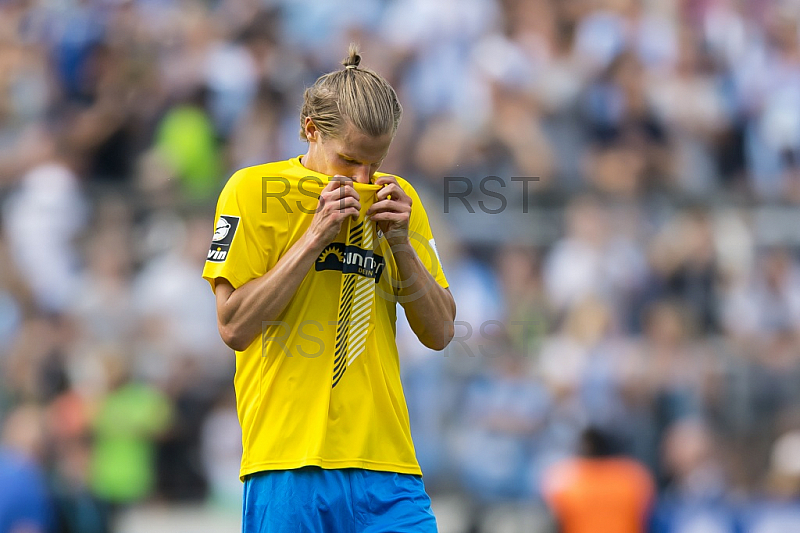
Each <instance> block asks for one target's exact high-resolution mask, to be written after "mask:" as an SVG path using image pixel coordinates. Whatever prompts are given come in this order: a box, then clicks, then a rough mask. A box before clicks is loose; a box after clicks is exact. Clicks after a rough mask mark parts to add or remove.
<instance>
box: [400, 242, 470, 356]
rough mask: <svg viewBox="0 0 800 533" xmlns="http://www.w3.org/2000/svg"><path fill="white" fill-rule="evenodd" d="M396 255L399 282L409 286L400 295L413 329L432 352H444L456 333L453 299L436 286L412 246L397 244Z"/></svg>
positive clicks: (445, 290) (446, 291)
mask: <svg viewBox="0 0 800 533" xmlns="http://www.w3.org/2000/svg"><path fill="white" fill-rule="evenodd" d="M392 254H393V257H394V259H395V262H396V263H397V268H398V271H399V272H398V274H399V276H398V277H399V279H400V280H401V281H404V282H406V283H408V286H406V287H403V288H402V289H401V291H400V301H401V303H402V305H403V308H404V309H405V312H406V317H407V318H408V323H409V325H410V326H411V329H412V330H413V331H414V333H415V334H416V335H417V338H419V340H420V342H422V344H424V345H425V346H427V347H428V348H431V349H432V350H443V349H444V348H445V347H446V346H447V345H448V344H449V343H450V341H451V340H452V339H453V335H454V333H455V330H454V325H453V322H454V321H455V318H456V304H455V301H454V300H453V296H452V295H451V294H450V291H448V290H447V289H445V288H443V287H442V286H441V285H439V284H438V283H436V280H435V279H434V278H433V276H431V274H430V272H428V270H427V269H426V268H425V266H424V265H423V264H422V261H420V259H419V257H418V256H417V253H416V252H415V251H414V249H413V248H412V247H411V245H410V244H409V243H407V242H405V243H403V244H393V245H392Z"/></svg>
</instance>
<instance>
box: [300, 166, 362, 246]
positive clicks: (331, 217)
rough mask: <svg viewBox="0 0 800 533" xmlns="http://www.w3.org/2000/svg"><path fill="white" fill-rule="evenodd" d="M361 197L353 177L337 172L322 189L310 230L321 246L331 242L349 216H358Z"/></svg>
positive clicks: (355, 217)
mask: <svg viewBox="0 0 800 533" xmlns="http://www.w3.org/2000/svg"><path fill="white" fill-rule="evenodd" d="M359 199H360V197H359V194H358V193H357V192H356V189H355V187H353V180H352V178H348V177H346V176H340V175H338V174H337V175H336V176H334V177H333V178H331V181H330V183H328V185H326V186H325V188H324V189H322V192H321V193H320V195H319V203H318V204H317V210H316V212H315V213H314V218H313V219H312V220H311V225H310V226H309V228H308V232H309V233H310V234H311V235H312V236H313V237H315V238H316V239H317V241H318V242H319V244H320V245H321V246H326V245H328V244H330V243H331V242H333V239H335V238H336V236H337V235H338V234H339V231H341V229H342V222H344V220H345V219H346V218H347V217H353V218H354V219H357V218H358V214H359V212H360V211H361V203H360V202H359Z"/></svg>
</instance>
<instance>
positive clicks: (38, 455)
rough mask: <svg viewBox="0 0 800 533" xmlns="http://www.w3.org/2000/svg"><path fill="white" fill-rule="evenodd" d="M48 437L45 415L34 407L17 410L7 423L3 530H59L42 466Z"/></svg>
mask: <svg viewBox="0 0 800 533" xmlns="http://www.w3.org/2000/svg"><path fill="white" fill-rule="evenodd" d="M44 438H45V435H44V424H43V420H42V413H41V411H40V409H39V408H37V407H35V406H33V405H22V406H19V407H17V408H16V409H14V410H13V411H12V412H11V413H9V415H8V416H7V417H6V419H5V420H4V424H3V431H2V438H1V439H0V531H3V532H7V533H50V532H54V531H55V529H54V528H55V516H54V510H53V503H52V501H51V499H50V494H49V491H48V488H47V481H46V478H45V474H44V471H43V470H42V467H41V461H42V459H43V454H44V446H45V445H46V443H45V441H44Z"/></svg>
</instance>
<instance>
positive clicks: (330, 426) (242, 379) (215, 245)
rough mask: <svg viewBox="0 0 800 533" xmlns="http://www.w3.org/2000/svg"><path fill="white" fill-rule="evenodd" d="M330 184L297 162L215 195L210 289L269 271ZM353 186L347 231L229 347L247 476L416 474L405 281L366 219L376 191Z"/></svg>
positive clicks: (238, 180)
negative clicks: (402, 311)
mask: <svg viewBox="0 0 800 533" xmlns="http://www.w3.org/2000/svg"><path fill="white" fill-rule="evenodd" d="M380 175H382V174H376V176H380ZM397 181H398V183H399V184H400V186H401V187H402V188H403V190H404V191H405V192H406V193H407V194H409V195H410V196H411V198H412V201H413V204H412V213H411V219H410V222H409V224H410V235H411V242H412V245H413V246H414V248H415V250H416V251H417V254H418V255H419V257H420V259H421V260H422V262H423V264H425V266H426V268H428V270H429V271H430V272H431V274H432V275H433V277H434V279H435V280H436V282H437V283H438V284H439V285H441V286H442V287H447V280H446V279H445V276H444V273H443V271H442V268H441V265H440V264H439V261H438V257H437V255H436V253H435V246H433V240H432V239H433V236H432V234H431V229H430V226H429V223H428V217H427V215H426V213H425V210H424V208H423V206H422V203H421V202H420V199H419V197H418V196H417V193H416V191H414V189H413V187H412V186H411V185H410V184H409V183H408V182H407V181H405V180H403V179H401V178H397ZM327 183H328V178H327V177H326V176H324V175H322V174H319V173H316V172H313V171H310V170H308V169H306V168H305V167H303V166H302V164H301V163H300V159H299V158H294V159H290V160H288V161H282V162H278V163H269V164H266V165H259V166H255V167H249V168H246V169H243V170H240V171H238V172H237V173H236V174H234V175H233V177H231V179H230V180H229V181H228V183H227V185H226V186H225V189H224V190H223V191H222V194H221V195H220V198H219V202H218V205H217V216H216V218H215V220H216V221H217V225H216V227H215V233H214V237H213V240H212V245H211V249H210V250H209V254H208V255H209V260H208V261H207V262H206V265H205V268H204V270H203V277H204V278H205V279H206V280H208V281H209V283H210V284H211V287H212V289H213V288H214V286H215V285H214V283H215V279H216V278H225V279H227V280H228V281H229V282H230V283H231V284H232V285H233V287H234V288H238V287H240V286H242V285H243V284H245V283H247V282H248V281H250V280H252V279H255V278H257V277H259V276H261V275H263V274H265V273H266V272H268V271H269V270H270V269H271V268H273V267H274V266H275V264H276V263H277V262H278V260H279V259H280V257H281V256H282V255H283V254H284V253H285V252H286V251H287V250H289V248H291V246H292V245H293V244H294V243H295V242H296V241H297V240H298V239H299V238H300V237H301V236H302V235H303V234H304V232H305V231H306V229H307V228H308V226H309V224H310V222H311V219H312V218H313V210H314V209H315V208H316V206H317V202H318V197H319V193H320V191H321V190H322V188H323V187H324V186H325V185H326V184H327ZM355 187H356V190H357V191H358V193H359V195H360V197H361V214H360V217H359V219H358V220H352V219H351V222H347V223H345V224H343V228H342V231H341V232H340V234H339V235H338V237H337V238H336V239H335V241H334V242H333V243H332V244H331V245H329V246H327V247H326V248H325V249H324V250H323V252H322V253H321V254H320V256H319V258H318V259H317V261H316V263H315V266H314V267H313V268H311V269H310V271H309V272H308V274H307V275H306V277H305V279H304V280H303V282H302V283H301V285H300V287H299V288H298V290H297V292H296V293H295V296H294V298H293V299H292V300H291V301H290V302H289V304H288V306H287V308H286V309H285V311H284V312H283V313H282V314H281V316H280V317H278V320H277V321H276V323H273V324H267V325H265V326H264V328H263V334H262V336H260V337H258V338H257V339H255V340H254V341H253V343H252V344H251V345H250V346H249V347H248V348H247V349H246V350H244V351H243V352H236V376H235V378H234V384H235V388H236V398H237V409H238V414H239V421H240V423H241V425H242V440H243V442H242V444H243V452H244V453H243V456H242V466H241V472H240V476H241V477H242V478H244V476H246V475H247V474H250V473H253V472H257V471H261V470H278V469H291V468H299V467H302V466H306V465H316V466H320V467H322V468H350V467H353V468H366V469H370V470H382V471H390V472H399V473H407V474H421V472H420V469H419V465H418V463H417V460H416V456H415V453H414V445H413V443H412V441H411V432H410V429H409V423H408V410H407V408H406V401H405V397H404V396H403V389H402V385H401V383H400V366H399V360H398V353H397V347H396V344H395V320H396V308H397V297H396V293H397V291H396V289H395V287H397V286H398V284H401V281H398V274H397V266H396V264H395V263H394V261H393V260H392V257H391V255H390V253H389V249H388V245H387V244H386V242H385V239H383V238H381V236H380V235H379V233H378V232H377V230H376V228H375V224H374V223H372V222H370V221H368V220H366V219H365V218H364V214H365V212H366V210H367V209H368V208H369V207H370V206H371V205H372V203H373V202H374V200H375V193H376V192H377V191H378V190H379V189H380V186H377V185H371V184H359V183H356V184H355ZM284 192H285V195H284V196H282V197H280V198H278V195H279V194H282V193H284ZM304 211H305V212H304ZM343 272H344V273H343ZM376 276H377V277H378V282H377V283H376V282H375V277H376ZM392 280H394V281H392ZM337 339H338V344H337Z"/></svg>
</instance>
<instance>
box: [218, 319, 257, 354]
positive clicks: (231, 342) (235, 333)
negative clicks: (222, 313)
mask: <svg viewBox="0 0 800 533" xmlns="http://www.w3.org/2000/svg"><path fill="white" fill-rule="evenodd" d="M219 336H220V337H221V338H222V342H224V343H225V345H226V346H227V347H228V348H230V349H231V350H234V351H236V352H243V351H244V350H246V349H247V347H248V346H250V343H251V342H252V340H253V339H249V338H247V336H246V335H245V334H244V332H242V331H241V328H237V327H236V326H234V325H233V324H220V325H219Z"/></svg>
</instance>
